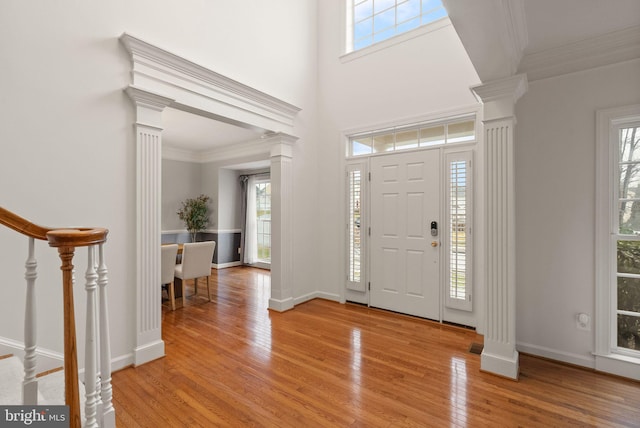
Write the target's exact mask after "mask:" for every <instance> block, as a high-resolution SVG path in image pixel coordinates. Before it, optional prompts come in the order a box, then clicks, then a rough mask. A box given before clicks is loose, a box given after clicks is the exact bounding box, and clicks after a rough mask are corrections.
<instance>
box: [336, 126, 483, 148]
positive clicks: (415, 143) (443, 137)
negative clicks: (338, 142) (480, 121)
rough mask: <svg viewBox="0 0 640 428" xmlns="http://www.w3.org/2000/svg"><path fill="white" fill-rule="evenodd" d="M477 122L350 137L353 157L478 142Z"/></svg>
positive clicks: (388, 129)
mask: <svg viewBox="0 0 640 428" xmlns="http://www.w3.org/2000/svg"><path fill="white" fill-rule="evenodd" d="M475 129H476V121H475V118H464V119H454V120H452V121H449V122H445V123H442V122H436V123H433V122H423V123H417V124H412V125H407V126H399V127H395V128H387V129H379V130H374V131H368V132H363V133H359V134H356V135H352V136H350V137H349V150H348V154H349V156H366V155H371V154H375V153H385V152H393V151H399V150H408V149H416V148H420V147H432V146H437V145H442V144H452V143H464V142H472V141H475V140H476V130H475Z"/></svg>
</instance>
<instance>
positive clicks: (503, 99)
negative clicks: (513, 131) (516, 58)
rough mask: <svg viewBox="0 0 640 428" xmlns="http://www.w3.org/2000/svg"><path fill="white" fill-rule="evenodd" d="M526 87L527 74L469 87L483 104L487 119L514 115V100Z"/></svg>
mask: <svg viewBox="0 0 640 428" xmlns="http://www.w3.org/2000/svg"><path fill="white" fill-rule="evenodd" d="M528 88H529V85H528V82H527V75H526V74H516V75H515V76H511V77H508V78H506V79H500V80H493V81H491V82H486V83H483V84H481V85H477V86H472V87H471V88H470V89H471V92H473V95H474V96H475V97H476V99H477V100H478V101H479V102H481V103H482V104H484V120H485V121H488V120H496V119H503V118H506V117H512V116H514V115H515V105H516V102H517V101H518V99H519V98H520V97H521V96H522V95H524V93H525V92H527V89H528Z"/></svg>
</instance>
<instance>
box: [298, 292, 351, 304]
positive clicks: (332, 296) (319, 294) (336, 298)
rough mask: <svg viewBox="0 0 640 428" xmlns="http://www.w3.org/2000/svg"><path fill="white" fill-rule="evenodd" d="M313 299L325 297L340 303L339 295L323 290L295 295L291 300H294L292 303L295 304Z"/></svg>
mask: <svg viewBox="0 0 640 428" xmlns="http://www.w3.org/2000/svg"><path fill="white" fill-rule="evenodd" d="M313 299H325V300H331V301H334V302H338V303H340V295H338V294H333V293H325V292H323V291H314V292H313V293H308V294H305V295H304V296H300V297H296V298H294V299H293V301H294V305H296V306H297V305H299V304H301V303H304V302H308V301H309V300H313Z"/></svg>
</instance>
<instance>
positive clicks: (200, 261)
mask: <svg viewBox="0 0 640 428" xmlns="http://www.w3.org/2000/svg"><path fill="white" fill-rule="evenodd" d="M215 249H216V242H215V241H204V242H194V243H186V244H184V246H183V249H182V263H181V264H179V265H177V266H176V267H175V272H174V275H175V277H176V278H179V279H180V282H181V284H182V302H183V305H184V303H185V302H186V300H185V298H186V296H187V295H186V290H185V281H186V280H188V279H193V280H194V288H195V295H196V296H197V294H198V278H202V277H204V278H206V279H207V297H208V299H209V301H211V290H210V288H209V276H211V263H212V261H213V252H214V251H215Z"/></svg>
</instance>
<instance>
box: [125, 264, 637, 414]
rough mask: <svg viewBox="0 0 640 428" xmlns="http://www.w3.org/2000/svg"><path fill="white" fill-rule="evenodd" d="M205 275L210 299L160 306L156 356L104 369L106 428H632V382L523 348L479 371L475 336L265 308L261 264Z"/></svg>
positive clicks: (339, 314) (389, 320)
mask: <svg viewBox="0 0 640 428" xmlns="http://www.w3.org/2000/svg"><path fill="white" fill-rule="evenodd" d="M211 279H212V297H213V299H212V302H207V301H206V300H205V299H203V298H199V297H190V298H188V299H187V305H186V306H185V307H183V308H179V309H177V310H176V311H174V312H172V311H170V310H166V309H165V310H163V324H162V327H163V339H164V340H165V344H166V354H167V355H166V357H165V358H162V359H160V360H157V361H154V362H151V363H148V364H145V365H143V366H140V367H137V368H127V369H124V370H121V371H119V372H117V373H114V375H113V388H114V405H115V407H116V415H117V424H118V426H119V427H179V426H184V427H214V426H228V427H247V426H254V427H448V426H453V427H489V426H490V427H497V426H501V427H589V426H594V427H621V426H625V427H632V426H640V383H637V382H632V381H627V380H623V379H619V378H615V377H611V376H606V375H603V374H599V373H594V372H591V371H588V370H583V369H579V368H575V367H568V366H565V365H560V364H556V363H553V362H549V361H545V360H542V359H538V358H533V357H530V356H526V355H523V356H522V357H521V360H520V365H521V374H520V380H519V381H518V382H514V381H511V380H508V379H503V378H500V377H497V376H494V375H491V374H487V373H482V372H480V370H479V367H480V356H479V355H477V354H473V353H470V352H469V347H470V345H471V344H472V343H474V342H481V341H482V338H481V337H480V336H478V335H476V334H475V332H472V331H469V330H465V329H460V328H455V327H448V326H443V325H440V324H437V323H433V322H429V321H425V320H421V319H416V318H412V317H408V316H403V315H399V314H394V313H389V312H385V311H381V310H376V309H369V308H366V307H363V306H359V305H353V304H347V305H341V304H338V303H335V302H329V301H325V300H313V301H310V302H307V303H304V304H302V305H299V306H296V308H295V309H293V310H291V311H288V312H285V313H276V312H269V311H268V310H267V309H266V308H267V302H268V298H269V294H270V278H269V273H268V272H266V271H263V270H260V269H252V268H246V267H240V268H230V269H223V270H218V271H216V270H214V271H213V274H212V276H211ZM199 291H200V294H201V295H204V293H206V286H205V285H204V283H203V286H201V287H199ZM188 294H189V293H188Z"/></svg>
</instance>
